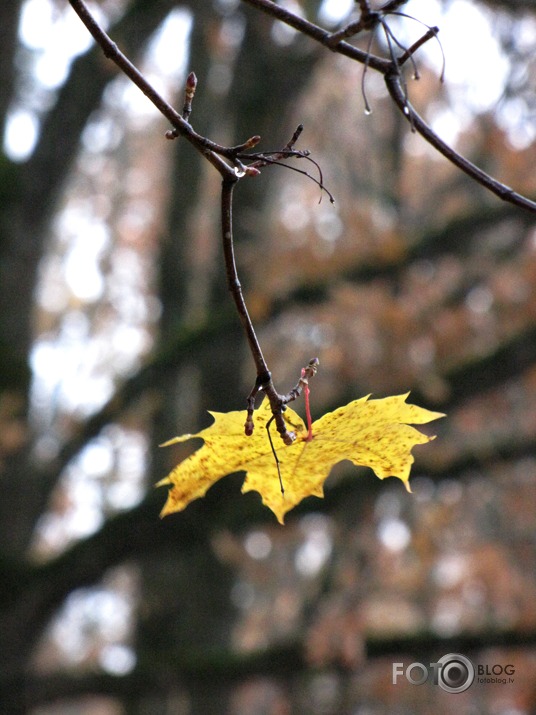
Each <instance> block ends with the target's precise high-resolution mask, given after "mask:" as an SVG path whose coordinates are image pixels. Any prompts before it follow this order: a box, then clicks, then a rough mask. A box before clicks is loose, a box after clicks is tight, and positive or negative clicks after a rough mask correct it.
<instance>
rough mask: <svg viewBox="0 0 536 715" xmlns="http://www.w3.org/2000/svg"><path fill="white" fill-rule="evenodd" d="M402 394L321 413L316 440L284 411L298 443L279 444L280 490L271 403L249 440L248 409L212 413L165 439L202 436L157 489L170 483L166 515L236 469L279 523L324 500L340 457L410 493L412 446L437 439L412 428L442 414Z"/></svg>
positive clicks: (265, 403)
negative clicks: (310, 500) (192, 429)
mask: <svg viewBox="0 0 536 715" xmlns="http://www.w3.org/2000/svg"><path fill="white" fill-rule="evenodd" d="M408 394H409V393H407V394H405V395H395V396H393V397H385V398H382V399H377V400H369V396H366V397H362V398H361V399H358V400H354V401H353V402H350V403H348V404H347V405H344V406H343V407H339V408H338V409H336V410H334V411H333V412H328V413H327V414H325V415H323V416H322V417H321V418H320V419H318V420H317V421H316V422H313V425H312V434H313V437H312V439H311V440H308V439H307V427H306V426H305V424H304V422H303V420H302V419H301V417H300V416H299V415H298V414H296V412H294V410H291V409H290V408H287V410H286V411H285V412H284V417H285V422H286V423H287V425H288V427H289V429H291V430H293V431H294V432H295V433H296V441H295V442H294V443H293V444H291V445H288V446H287V445H285V444H283V442H282V441H280V440H277V442H276V450H277V456H278V458H279V463H280V464H279V467H280V470H281V479H282V482H283V485H284V487H285V492H284V494H282V493H281V488H280V484H279V479H278V475H277V468H276V463H275V460H274V455H273V453H272V450H271V448H270V444H269V441H268V437H267V435H266V429H265V428H266V424H267V422H268V420H269V419H270V418H271V416H272V413H271V410H270V404H269V402H268V400H266V399H265V400H264V401H263V403H262V405H261V406H260V407H259V409H258V410H257V411H256V412H255V431H254V433H253V435H251V436H250V437H246V436H245V435H244V422H245V418H246V412H245V410H244V411H241V412H225V413H224V412H211V413H210V414H211V415H212V417H213V418H214V424H212V425H211V426H210V427H207V428H206V429H204V430H201V432H198V433H197V434H185V435H182V436H181V437H175V438H174V439H171V440H169V442H166V443H165V444H164V445H162V446H163V447H165V446H168V445H171V444H176V443H177V442H184V441H186V440H189V439H193V438H194V437H201V438H202V439H203V440H204V442H205V444H204V445H203V446H202V447H201V448H200V449H198V450H197V451H196V452H194V453H193V454H192V455H191V456H190V457H188V458H187V459H185V460H184V461H183V462H181V463H180V464H178V465H177V466H176V467H175V469H173V471H172V472H170V474H168V476H167V477H166V478H165V479H162V480H161V481H160V482H159V483H158V485H157V486H162V485H165V484H171V485H172V488H171V489H170V490H169V492H168V498H167V501H166V504H165V506H164V508H163V510H162V514H161V515H162V516H165V515H167V514H172V513H173V512H176V511H181V510H182V509H184V508H185V507H186V506H187V505H188V504H189V503H190V502H191V501H193V500H194V499H197V498H199V497H202V496H204V495H205V493H206V491H207V490H208V489H209V487H211V486H212V485H213V484H214V482H216V481H218V480H219V479H221V478H222V477H224V476H226V475H227V474H231V473H233V472H238V471H245V472H247V476H246V479H245V481H244V484H243V486H242V493H244V492H248V491H251V490H254V491H257V492H259V494H260V495H261V497H262V501H263V504H265V506H267V507H269V508H270V509H271V510H272V511H273V512H274V514H275V515H276V517H277V519H278V521H279V522H280V523H281V524H282V523H283V519H284V516H285V514H286V513H287V512H288V511H290V509H293V508H294V507H295V506H296V505H297V504H299V503H300V502H301V501H302V499H304V498H305V497H307V496H312V495H314V496H317V497H323V496H324V488H323V487H324V482H325V480H326V478H327V477H328V476H329V473H330V471H331V468H332V467H333V466H334V465H335V464H337V463H338V462H341V461H342V460H345V459H347V460H350V461H351V462H353V463H354V464H356V465H361V466H366V467H370V468H371V469H373V470H374V472H375V473H376V475H377V476H378V477H379V478H380V479H384V478H385V477H390V476H393V477H398V478H399V479H401V480H402V481H403V482H404V484H405V486H406V488H407V489H408V491H410V489H409V484H408V479H409V473H410V469H411V465H412V464H413V461H414V460H413V456H412V454H411V450H412V448H413V447H414V446H415V445H417V444H425V443H426V442H429V441H430V440H432V439H434V437H429V436H427V435H425V434H423V433H422V432H419V431H418V430H416V429H415V428H414V427H411V426H410V425H412V424H424V423H426V422H430V421H432V420H435V419H437V418H438V417H443V414H442V413H440V412H431V411H430V410H426V409H424V408H423V407H418V406H417V405H410V404H407V402H406V398H407V396H408Z"/></svg>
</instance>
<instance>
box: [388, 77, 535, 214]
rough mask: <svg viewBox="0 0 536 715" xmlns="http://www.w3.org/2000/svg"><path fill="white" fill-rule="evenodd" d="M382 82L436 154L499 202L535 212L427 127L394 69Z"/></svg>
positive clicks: (533, 206)
mask: <svg viewBox="0 0 536 715" xmlns="http://www.w3.org/2000/svg"><path fill="white" fill-rule="evenodd" d="M385 84H386V86H387V89H388V90H389V94H390V95H391V97H392V98H393V100H394V102H395V104H396V105H397V107H398V108H399V109H400V110H401V111H402V114H403V115H404V116H405V117H406V119H407V120H408V122H410V124H411V126H412V127H413V128H414V129H415V131H417V132H418V133H419V134H420V135H421V136H422V137H424V139H426V141H427V142H428V143H429V144H431V145H432V146H433V147H434V148H435V149H437V151H438V152H439V153H440V154H442V155H443V156H444V157H445V158H446V159H448V160H449V161H450V162H452V163H453V164H454V165H455V166H457V167H458V168H459V169H461V170H462V171H463V172H465V173H466V174H467V175H468V176H470V177H471V178H472V179H474V180H475V181H476V182H478V183H479V184H481V185H482V186H484V187H485V188H486V189H488V190H489V191H491V192H492V193H493V194H495V195H496V196H498V197H499V198H500V199H502V200H503V201H508V202H509V203H511V204H514V205H516V206H519V207H521V208H524V209H527V210H529V211H532V212H534V213H536V203H535V202H534V201H531V200H530V199H527V198H526V197H525V196H522V195H521V194H518V193H516V192H515V191H514V190H513V189H512V188H510V187H509V186H505V185H504V184H501V182H500V181H497V180H496V179H494V178H493V177H492V176H489V174H486V172H485V171H482V169H479V167H478V166H475V164H473V163H472V162H470V161H469V160H468V159H466V158H465V157H463V156H462V155H461V154H458V152H456V151H454V149H453V148H452V147H450V146H449V145H448V144H447V143H446V142H444V141H443V140H442V139H440V138H439V137H438V135H437V134H436V133H435V132H434V131H433V129H431V128H430V127H429V126H428V124H427V123H426V122H425V121H424V119H423V118H422V117H421V116H420V115H419V114H418V113H417V112H416V110H415V109H414V108H413V107H412V106H411V104H410V103H409V102H408V98H407V95H406V93H405V92H404V90H403V88H402V87H401V79H400V74H399V73H398V72H396V73H393V74H386V75H385Z"/></svg>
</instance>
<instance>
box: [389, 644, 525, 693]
mask: <svg viewBox="0 0 536 715" xmlns="http://www.w3.org/2000/svg"><path fill="white" fill-rule="evenodd" d="M514 673H515V667H514V666H513V665H512V664H510V663H509V664H507V665H500V664H499V663H496V664H494V665H476V666H475V665H474V664H473V663H472V662H471V661H470V660H469V658H467V657H466V656H465V655H460V653H449V654H448V655H444V656H443V657H442V658H440V659H439V660H438V661H437V662H436V663H429V664H428V665H425V664H424V663H410V665H408V666H404V664H403V663H393V685H396V684H397V683H398V682H399V679H400V678H405V679H406V680H407V682H409V683H411V684H412V685H423V684H424V683H426V682H432V683H433V684H434V685H439V687H440V688H442V689H443V690H445V691H446V692H447V693H463V692H464V691H465V690H467V689H468V688H469V687H471V685H472V684H473V681H474V680H475V676H476V677H477V681H478V682H479V683H481V684H485V683H494V684H497V683H500V684H503V685H506V684H507V683H513V682H514V678H513V677H512V676H513V675H514Z"/></svg>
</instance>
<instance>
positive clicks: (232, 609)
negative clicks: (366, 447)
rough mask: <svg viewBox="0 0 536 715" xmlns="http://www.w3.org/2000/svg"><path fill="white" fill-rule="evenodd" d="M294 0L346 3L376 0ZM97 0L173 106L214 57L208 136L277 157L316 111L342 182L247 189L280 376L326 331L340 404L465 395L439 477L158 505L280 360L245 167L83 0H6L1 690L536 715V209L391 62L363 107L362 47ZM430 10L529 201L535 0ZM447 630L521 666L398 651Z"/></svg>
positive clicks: (93, 708) (309, 138) (175, 709)
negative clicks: (187, 118) (393, 80)
mask: <svg viewBox="0 0 536 715" xmlns="http://www.w3.org/2000/svg"><path fill="white" fill-rule="evenodd" d="M286 5H288V6H289V7H290V8H291V9H293V10H295V11H297V12H301V13H303V14H305V15H306V16H307V17H309V18H310V19H312V20H314V21H316V22H318V23H319V24H321V25H323V26H325V27H328V28H336V27H338V26H339V25H338V23H340V22H341V21H343V19H344V18H347V17H348V15H349V13H350V12H352V11H353V9H354V8H353V5H354V4H353V3H351V2H335V0H325V1H323V2H321V1H320V0H302V1H301V2H299V1H298V0H288V2H287V3H286ZM91 7H92V8H93V9H94V11H95V13H96V15H97V17H98V18H99V20H100V21H101V22H102V24H103V26H105V27H107V28H108V31H109V32H110V34H111V36H112V38H113V39H114V40H115V41H116V42H117V43H118V44H119V46H120V47H121V49H123V51H125V52H126V54H127V55H128V56H130V57H131V59H132V60H133V61H134V62H135V63H136V64H137V65H138V66H140V67H141V68H142V69H143V71H144V72H145V73H146V75H147V77H148V78H149V79H150V80H151V81H152V82H153V83H154V84H155V86H156V87H158V88H159V89H160V90H161V92H162V93H163V94H164V95H165V96H166V97H167V98H169V99H170V101H171V102H172V103H174V104H175V105H176V106H177V107H178V108H180V106H181V104H182V92H183V87H184V80H185V76H186V73H187V72H188V71H190V70H194V71H195V73H196V74H197V77H198V79H199V85H198V91H197V95H196V98H195V101H194V108H193V114H192V123H193V125H194V127H195V128H196V130H197V131H198V132H200V133H201V134H203V135H205V136H208V137H210V138H212V139H214V140H215V141H218V142H219V143H222V144H229V145H232V144H237V143H240V142H243V141H245V140H246V139H247V138H248V137H250V136H251V135H254V134H260V135H261V136H262V143H261V144H260V145H259V149H261V150H270V149H277V148H279V147H280V146H282V145H284V144H285V143H286V141H288V139H289V138H290V136H291V135H292V132H293V130H294V128H295V127H296V126H297V124H298V123H300V122H303V124H304V125H305V131H304V133H303V135H302V138H301V139H300V143H299V148H308V149H310V150H311V152H312V154H313V156H314V158H315V160H316V161H318V162H319V164H320V165H321V167H322V170H323V172H324V181H325V184H326V186H327V187H328V188H329V190H330V191H331V192H332V193H333V195H334V197H335V204H334V205H331V204H330V202H329V201H328V200H327V199H325V198H324V200H323V201H322V203H320V204H319V203H318V198H319V191H318V187H316V186H315V185H314V184H313V183H312V182H311V181H309V180H307V179H306V178H304V177H303V176H300V175H298V174H296V173H294V172H291V171H286V170H284V169H279V168H277V167H274V168H269V169H264V170H263V172H262V175H261V176H260V177H258V178H256V179H254V180H249V179H248V180H244V181H242V182H240V185H239V186H238V188H237V191H236V201H235V223H236V243H237V245H236V250H237V256H238V262H239V271H240V276H241V280H242V283H243V285H244V288H245V293H246V297H247V300H248V305H249V307H250V309H251V313H252V317H253V319H254V322H255V324H256V327H257V329H258V334H259V338H260V341H261V345H262V346H263V349H264V351H265V355H266V357H267V360H268V364H269V366H270V368H271V370H272V373H273V375H274V378H275V382H276V385H277V387H278V389H279V390H280V391H286V390H288V389H289V388H290V387H291V386H292V385H294V384H295V383H296V381H297V378H298V377H299V370H300V368H301V367H302V366H303V365H304V364H306V363H307V361H308V360H309V359H310V358H311V357H313V356H316V355H318V357H319V358H320V365H321V367H320V371H319V374H318V375H317V377H315V379H314V381H313V383H312V406H313V411H314V413H315V415H316V416H319V415H320V414H322V413H323V412H325V411H327V410H329V409H333V408H334V407H336V406H338V405H340V404H344V403H345V402H346V401H348V400H349V399H354V398H357V397H359V396H362V395H364V394H368V393H373V394H374V396H375V397H382V396H385V395H387V394H396V393H401V392H406V391H408V390H411V392H412V395H411V398H410V401H413V402H418V403H419V404H422V405H424V406H427V407H429V408H430V409H434V410H440V411H444V412H447V413H448V416H447V418H446V419H443V420H441V421H440V422H438V423H435V424H434V425H433V431H434V432H436V433H437V434H438V438H437V440H436V441H435V442H433V443H431V444H430V445H428V446H427V447H426V448H421V449H419V448H417V449H416V450H415V452H416V465H415V468H414V471H413V477H412V482H411V483H412V487H413V494H412V495H410V494H407V493H406V492H405V490H404V488H403V485H402V484H401V483H400V482H399V481H398V480H387V481H386V482H380V481H379V480H378V479H376V478H375V477H374V476H373V474H372V473H371V472H369V471H367V470H364V469H363V470H357V469H356V468H349V467H348V465H344V464H343V465H340V466H339V467H338V468H337V469H335V470H334V473H333V474H332V476H331V477H330V478H329V480H328V482H327V487H326V499H325V500H323V501H320V500H318V499H315V498H311V499H309V500H306V501H305V502H304V503H303V504H302V505H301V506H300V507H299V508H298V509H297V510H295V511H294V512H292V513H291V514H289V516H288V517H287V524H286V525H285V526H284V527H280V526H279V525H278V524H277V523H276V521H275V518H274V517H273V515H272V514H271V512H269V511H268V510H267V509H265V508H263V507H262V506H261V504H260V499H259V498H258V496H257V495H255V494H252V493H250V494H248V495H245V496H241V495H240V485H241V482H242V478H243V476H242V475H234V476H231V477H227V478H226V479H224V480H222V481H221V482H220V483H218V484H217V485H215V487H214V488H213V489H211V490H210V492H209V493H208V495H207V497H206V498H205V499H203V500H200V501H197V502H195V503H193V504H192V505H190V506H189V507H188V508H187V509H186V510H185V511H184V512H182V513H181V514H176V515H173V516H170V517H167V518H166V519H164V520H162V521H161V520H160V519H159V511H160V509H161V507H162V505H163V503H164V501H165V496H166V494H165V490H164V489H158V490H155V489H154V488H153V485H154V484H155V483H156V482H157V481H158V480H159V479H161V478H162V477H163V476H165V475H166V474H167V472H168V471H169V469H170V468H171V467H172V466H173V465H174V464H175V463H176V462H177V461H178V460H179V459H181V458H183V457H184V456H185V455H186V454H187V453H188V451H187V450H188V449H191V446H189V445H186V446H184V445H181V446H180V447H176V448H169V449H165V450H159V449H158V448H157V445H158V444H159V443H161V442H163V441H164V440H166V439H169V438H170V437H172V436H174V435H176V434H182V433H185V432H195V431H197V430H198V429H199V428H201V427H204V426H207V425H208V424H209V422H210V420H209V418H208V416H207V409H212V410H218V411H226V410H236V409H243V408H244V407H245V397H246V396H247V394H248V392H249V390H250V388H251V386H252V383H253V381H254V378H255V372H254V366H253V364H252V362H251V359H250V358H249V355H248V353H247V346H246V343H245V339H244V336H243V334H242V332H241V329H240V326H239V321H238V318H237V316H236V314H235V312H234V309H233V305H232V300H231V298H230V296H229V295H228V293H227V289H226V283H225V271H224V267H223V262H222V256H221V250H220V231H219V210H220V209H219V187H220V177H219V175H218V174H217V172H216V171H214V169H213V168H212V167H211V166H210V165H209V164H208V163H207V162H205V161H203V159H202V158H201V157H200V156H199V155H198V154H197V153H196V152H195V151H194V150H193V149H192V147H190V146H189V145H187V143H186V142H184V141H182V140H180V139H179V140H176V141H175V142H168V141H165V139H164V133H165V131H166V130H167V129H168V128H169V127H168V126H167V125H166V122H165V120H163V119H162V118H161V117H160V116H159V115H158V114H157V112H156V110H154V108H153V107H152V105H150V104H149V102H148V101H147V100H146V98H145V97H144V96H143V95H142V94H141V93H140V92H139V90H137V89H136V88H135V87H133V86H131V85H130V84H129V82H128V81H127V80H126V79H125V78H124V77H122V76H121V75H120V74H119V73H118V71H117V70H116V68H115V67H114V66H113V65H112V64H111V63H110V61H108V60H106V58H105V57H104V56H103V53H102V51H101V50H99V49H96V48H95V47H94V46H93V45H92V44H91V42H90V38H89V35H88V33H87V31H86V29H85V28H84V27H83V26H82V24H81V22H80V20H79V19H78V18H77V17H76V15H75V13H74V12H73V10H72V9H71V7H70V6H69V4H68V3H67V2H66V0H24V1H22V2H20V1H17V0H10V1H9V2H2V3H0V28H1V29H0V35H1V38H2V42H1V43H0V73H1V81H2V90H1V92H0V119H1V122H2V125H3V129H4V133H3V136H4V143H3V150H2V156H1V158H0V381H1V394H0V460H1V461H0V467H1V471H0V480H1V482H0V483H1V493H0V534H1V535H0V584H1V586H0V607H1V615H0V654H1V657H0V712H2V713H3V714H5V715H17V714H21V713H25V714H26V713H28V714H29V715H68V714H70V713H77V714H78V715H122V714H123V713H129V714H130V713H132V714H133V715H145V714H147V715H160V714H161V715H213V714H214V715H221V714H223V713H227V714H229V715H290V714H294V713H296V714H298V715H302V714H303V715H306V714H307V715H387V714H389V715H410V714H411V715H414V714H421V713H422V714H423V715H424V714H425V713H426V714H428V713H431V712H433V713H436V714H437V715H447V714H449V715H450V714H451V713H456V714H457V715H484V714H486V715H534V714H535V713H536V543H535V536H536V409H535V406H536V216H535V215H534V214H531V213H529V212H528V211H524V210H522V209H519V208H516V207H514V206H512V205H507V204H504V203H502V202H501V201H500V200H499V199H497V198H496V197H495V196H492V195H490V194H489V193H487V192H486V191H484V190H483V189H482V188H481V187H479V186H478V185H477V184H475V183H474V182H472V181H471V180H470V179H469V178H468V177H466V176H465V175H463V174H462V173H460V172H459V171H458V170H457V169H456V168H455V167H453V166H451V165H450V164H449V163H448V162H447V161H446V160H445V159H444V158H442V157H440V156H438V155H437V154H436V153H435V152H434V151H433V150H432V149H431V148H430V147H429V146H428V145H426V144H425V142H424V141H423V140H422V138H420V137H419V136H417V135H414V134H412V133H411V132H410V131H409V128H408V124H407V122H406V121H405V119H404V117H403V116H402V115H401V114H400V112H399V111H398V110H396V109H395V108H394V106H393V105H392V103H391V101H390V100H389V98H388V96H387V94H386V91H385V88H384V85H383V82H382V79H381V77H379V76H377V75H375V73H374V72H373V71H371V70H369V71H368V73H367V76H366V92H367V96H368V99H369V102H370V104H371V106H372V109H373V113H372V116H365V114H364V111H363V109H364V100H363V97H362V94H361V88H360V87H361V75H362V67H361V66H360V65H358V64H356V63H352V62H351V61H350V60H348V59H346V58H343V57H340V56H338V55H335V54H333V53H330V52H328V51H327V50H325V49H324V48H322V47H320V46H319V45H315V44H314V43H313V42H312V41H310V40H308V39H306V38H304V37H302V36H299V35H298V34H296V33H295V32H293V31H291V30H289V29H288V28H286V27H284V26H283V25H281V24H280V23H276V22H274V21H273V20H271V19H270V18H269V17H267V16H265V15H263V14H261V13H259V12H256V11H255V10H254V9H252V8H251V7H248V6H246V5H245V4H243V3H241V2H239V1H238V0H236V1H235V0H215V1H214V2H212V1H211V0H203V1H202V2H191V1H189V0H184V1H182V2H180V1H179V0H131V1H129V0H100V1H99V2H95V3H93V4H92V6H91ZM403 10H404V12H407V13H409V14H412V15H414V16H415V17H418V18H419V19H420V20H421V21H423V22H425V23H427V24H429V25H439V26H440V28H441V33H440V37H441V41H442V43H443V46H444V49H445V53H446V56H447V69H446V82H445V83H444V84H441V83H440V82H439V81H438V76H439V73H440V69H441V53H440V50H439V48H438V45H437V43H435V42H433V41H432V42H429V43H427V45H426V46H425V47H423V48H422V49H421V50H420V51H419V53H418V55H417V62H418V66H419V70H420V73H421V75H422V77H421V80H420V81H419V82H415V81H411V80H410V79H409V78H408V86H409V94H410V97H411V100H412V102H413V103H414V105H415V106H416V107H417V109H418V110H419V111H420V112H421V113H422V114H423V115H424V116H425V117H426V118H427V119H428V121H429V122H430V123H431V124H432V126H433V127H434V128H435V129H436V131H437V132H438V133H439V134H440V135H441V136H442V137H444V138H445V139H446V140H448V141H449V142H451V143H452V144H453V145H454V146H455V147H456V148H457V149H458V150H460V151H461V152H462V153H463V154H464V155H466V156H468V157H469V158H471V159H472V160H474V161H476V163H478V164H479V165H480V166H481V167H482V168H483V169H484V170H486V171H488V172H489V173H491V174H493V175H494V176H495V177H496V178H498V179H499V180H500V181H502V182H504V183H506V184H509V185H511V186H512V187H513V188H515V189H516V190H517V191H519V192H520V193H525V194H526V195H527V196H529V197H532V198H534V197H535V196H536V173H535V171H534V167H535V165H536V116H535V110H536V86H535V85H536V53H535V52H534V48H535V46H536V9H535V7H534V2H533V0H482V1H480V0H474V1H469V0H444V1H441V0H411V1H410V2H408V3H407V5H405V6H404V8H403ZM390 24H391V27H392V29H393V31H394V32H395V34H396V36H397V37H398V38H399V39H400V40H401V42H403V43H404V44H411V42H413V41H414V40H415V39H417V38H418V37H419V36H420V35H421V34H422V33H423V31H424V28H423V27H422V26H421V25H419V24H418V23H417V22H415V21H412V20H408V19H404V18H392V20H391V21H390ZM367 41H368V37H366V36H365V37H363V38H358V40H356V43H357V44H359V46H360V47H365V46H366V43H367ZM374 51H375V52H376V53H378V54H380V55H383V56H386V48H385V46H384V45H382V42H381V38H379V39H378V41H377V42H376V44H375V46H374ZM300 168H301V165H300ZM296 409H297V410H298V411H301V412H302V414H303V404H301V403H297V407H296ZM196 446H197V445H196ZM450 652H458V653H462V654H464V655H466V656H467V657H469V658H471V659H472V660H473V662H475V663H485V664H491V665H493V664H501V665H503V666H504V665H506V664H513V665H514V667H515V675H514V682H513V683H508V684H500V683H496V684H489V683H488V684H482V683H478V682H475V683H474V684H473V685H472V686H471V687H470V688H469V689H468V690H467V691H466V692H464V693H462V694H457V695H453V694H449V693H447V692H445V691H443V690H442V689H441V688H439V687H438V686H437V685H433V684H432V683H426V684H424V685H422V686H420V687H416V686H414V685H411V684H409V683H407V682H406V681H405V679H400V680H399V682H398V683H397V685H393V683H392V664H393V663H394V662H403V663H405V664H406V665H407V664H409V663H412V662H414V661H419V662H422V663H425V664H427V663H430V662H434V661H436V660H437V659H438V658H439V657H441V656H443V655H445V654H446V653H450Z"/></svg>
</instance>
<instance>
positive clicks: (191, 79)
mask: <svg viewBox="0 0 536 715" xmlns="http://www.w3.org/2000/svg"><path fill="white" fill-rule="evenodd" d="M186 86H187V87H188V88H189V89H195V88H196V87H197V76H196V74H195V72H190V74H189V75H188V77H187V78H186Z"/></svg>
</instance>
